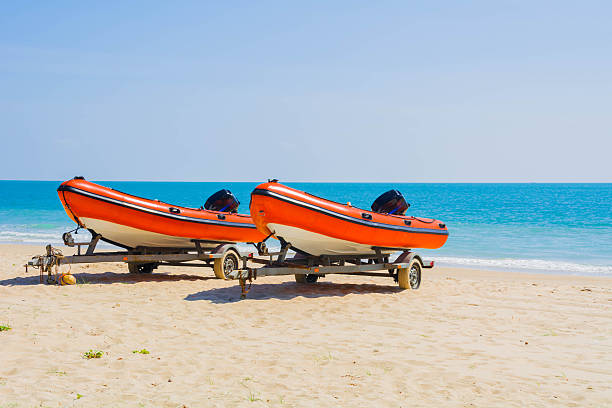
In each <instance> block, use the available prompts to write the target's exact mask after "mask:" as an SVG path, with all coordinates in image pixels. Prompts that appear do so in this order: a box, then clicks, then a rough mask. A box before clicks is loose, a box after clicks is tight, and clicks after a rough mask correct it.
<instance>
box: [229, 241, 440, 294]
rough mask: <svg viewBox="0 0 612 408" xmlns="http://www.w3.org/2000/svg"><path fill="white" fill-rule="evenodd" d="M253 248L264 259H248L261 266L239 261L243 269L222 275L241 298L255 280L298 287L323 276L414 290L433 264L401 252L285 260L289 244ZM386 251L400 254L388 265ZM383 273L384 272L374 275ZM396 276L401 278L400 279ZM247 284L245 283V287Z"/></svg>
mask: <svg viewBox="0 0 612 408" xmlns="http://www.w3.org/2000/svg"><path fill="white" fill-rule="evenodd" d="M261 244H262V243H259V244H257V245H256V248H257V249H258V254H259V256H266V257H268V259H264V258H255V257H252V254H251V255H250V257H248V260H249V261H251V262H253V263H259V264H263V265H264V266H262V267H259V268H251V267H247V266H246V261H247V259H243V262H244V267H243V268H241V269H235V270H233V271H231V272H229V273H228V274H227V275H226V278H227V279H235V280H238V281H239V283H240V288H241V298H242V299H244V298H246V295H247V293H248V292H249V290H250V288H251V285H252V282H253V281H254V280H256V279H257V277H258V276H259V277H263V276H282V275H294V276H295V279H296V281H297V282H298V283H315V282H316V281H317V280H318V279H319V278H320V277H324V276H325V275H331V274H336V275H352V276H380V277H391V278H393V280H394V281H395V282H397V283H398V284H399V286H400V288H402V289H407V288H408V287H410V288H411V289H418V288H419V286H420V284H421V271H422V269H423V268H433V266H434V262H433V261H428V262H424V261H423V259H422V258H421V256H420V255H418V254H417V253H415V252H412V250H410V249H405V248H386V247H372V250H373V251H374V252H373V253H369V254H351V255H321V256H314V255H309V254H304V253H301V252H297V253H296V256H295V257H293V258H289V259H287V254H288V251H289V250H290V249H291V244H290V243H287V242H283V241H281V250H280V251H278V252H268V251H267V248H266V247H265V245H261ZM388 251H402V253H401V254H400V255H399V256H398V257H397V258H396V259H395V261H393V262H391V261H390V260H389V255H390V254H389V253H388ZM380 270H387V272H386V273H385V272H375V271H380ZM400 274H402V275H405V276H403V277H402V276H400ZM247 282H248V283H249V285H248V287H247Z"/></svg>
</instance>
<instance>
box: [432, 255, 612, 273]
mask: <svg viewBox="0 0 612 408" xmlns="http://www.w3.org/2000/svg"><path fill="white" fill-rule="evenodd" d="M427 259H428V260H432V261H436V262H438V263H441V264H447V265H452V266H471V267H476V268H501V269H513V270H516V269H521V270H525V271H542V272H544V271H545V272H555V273H574V274H585V275H610V276H612V266H610V265H588V264H578V263H572V262H564V261H550V260H543V259H512V258H501V259H482V258H455V257H446V256H428V257H427Z"/></svg>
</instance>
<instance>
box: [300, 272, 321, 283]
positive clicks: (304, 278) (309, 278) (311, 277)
mask: <svg viewBox="0 0 612 408" xmlns="http://www.w3.org/2000/svg"><path fill="white" fill-rule="evenodd" d="M318 280H319V275H317V274H314V273H310V274H307V275H306V274H303V273H296V274H295V281H296V282H297V283H317V281H318Z"/></svg>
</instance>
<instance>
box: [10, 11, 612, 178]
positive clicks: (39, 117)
mask: <svg viewBox="0 0 612 408" xmlns="http://www.w3.org/2000/svg"><path fill="white" fill-rule="evenodd" d="M96 4H97V5H93V2H83V1H74V2H60V1H38V2H36V1H32V2H30V1H28V2H25V1H14V2H8V1H6V2H2V3H0V137H1V140H2V152H3V154H2V156H1V157H0V178H1V179H53V180H60V179H66V178H70V177H72V176H74V175H83V176H85V177H86V178H89V179H97V180H190V181H191V180H193V181H212V180H216V181H261V180H265V179H266V178H272V177H274V178H279V179H281V180H285V181H389V182H395V181H402V182H412V181H414V182H421V181H441V182H444V181H449V182H455V181H457V182H470V181H502V182H503V181H606V182H610V181H612V2H609V1H601V2H592V1H580V2H577V1H571V2H570V1H568V2H564V1H550V2H547V1H522V2H521V1H481V2H473V1H448V2H429V1H423V2H410V1H397V2H391V1H380V2H379V1H363V2H360V1H347V2H343V1H327V2H323V1H321V2H316V1H315V2H306V1H305V2H291V1H278V2H271V1H244V2H241V1H233V2H226V1H217V2H214V3H213V2H203V1H194V2H187V1H180V2H155V1H143V2H136V1H118V2H96Z"/></svg>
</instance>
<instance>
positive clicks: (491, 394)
mask: <svg viewBox="0 0 612 408" xmlns="http://www.w3.org/2000/svg"><path fill="white" fill-rule="evenodd" d="M42 251H43V248H42V247H36V246H18V245H0V325H10V326H11V327H12V329H11V330H9V331H4V332H0V407H32V406H37V407H38V406H45V407H58V406H61V407H65V406H75V407H78V406H83V407H98V406H100V407H102V406H104V407H107V406H127V407H139V406H144V407H157V406H162V407H182V406H187V407H202V406H220V407H221V406H249V407H257V406H273V407H282V406H288V407H291V406H296V407H302V406H312V407H320V406H351V407H355V406H392V407H399V406H404V407H409V406H410V407H413V406H426V407H443V406H453V407H457V406H458V407H463V406H477V407H492V406H500V407H525V406H529V407H534V406H576V407H589V406H597V407H601V406H612V389H611V387H610V384H612V279H608V278H590V277H576V276H550V275H527V274H519V273H500V272H489V271H476V270H468V269H450V268H435V269H433V270H426V271H425V273H424V277H423V283H422V286H421V288H420V289H419V290H416V291H411V290H407V291H400V290H399V288H398V287H397V286H396V285H395V284H394V283H393V281H392V280H391V279H384V278H376V277H373V278H368V277H353V276H328V277H326V278H325V279H324V280H323V281H322V282H320V283H317V284H314V285H298V284H296V283H294V281H293V277H292V276H286V277H274V278H260V279H258V280H257V281H256V282H255V283H254V285H253V288H252V290H251V292H250V293H249V295H248V299H246V300H239V294H240V291H239V287H238V285H237V283H236V282H232V281H220V280H216V279H213V278H212V276H213V275H212V270H209V269H205V268H169V267H165V268H160V269H158V270H157V271H156V272H157V273H156V274H154V275H149V276H146V275H145V276H142V275H140V276H134V275H128V274H127V268H126V267H125V265H121V264H98V265H95V266H73V267H72V272H73V273H74V274H75V275H76V276H77V278H78V279H79V280H80V281H82V282H85V283H83V284H78V285H75V286H64V287H58V286H50V285H42V284H39V283H38V275H37V272H36V271H30V272H29V273H28V274H26V273H25V272H24V269H23V268H22V267H21V265H23V263H24V262H25V261H26V260H27V259H29V258H30V257H31V256H32V255H35V254H39V253H42ZM90 349H97V350H102V351H103V352H104V354H103V356H102V358H100V359H92V360H86V359H84V358H82V354H83V353H84V352H85V351H88V350H90ZM142 349H146V350H148V351H149V352H150V354H144V355H143V354H134V353H133V351H134V350H142ZM79 396H80V397H79Z"/></svg>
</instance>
